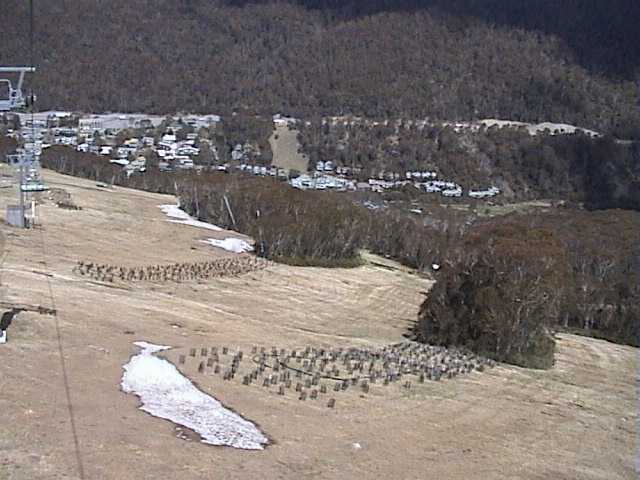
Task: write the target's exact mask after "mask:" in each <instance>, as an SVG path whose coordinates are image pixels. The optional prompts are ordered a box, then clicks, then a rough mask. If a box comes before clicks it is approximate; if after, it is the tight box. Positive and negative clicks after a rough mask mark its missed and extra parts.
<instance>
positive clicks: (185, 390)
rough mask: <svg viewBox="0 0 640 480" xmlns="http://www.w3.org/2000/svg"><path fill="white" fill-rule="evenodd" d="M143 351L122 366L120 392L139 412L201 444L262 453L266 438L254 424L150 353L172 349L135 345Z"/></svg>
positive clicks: (137, 343)
mask: <svg viewBox="0 0 640 480" xmlns="http://www.w3.org/2000/svg"><path fill="white" fill-rule="evenodd" d="M134 345H137V346H138V347H140V348H142V351H141V352H140V353H139V354H138V355H135V356H133V357H132V358H131V360H130V361H129V363H127V364H126V365H124V367H123V368H124V375H123V376H122V383H121V387H122V391H123V392H125V393H133V394H134V395H137V396H138V397H139V398H140V401H141V402H142V406H141V407H140V409H141V410H143V411H145V412H147V413H150V414H151V415H153V416H154V417H159V418H164V419H166V420H169V421H171V422H173V423H176V424H178V425H182V426H184V427H187V428H189V429H191V430H193V431H194V432H197V433H198V434H199V435H200V437H201V438H202V442H203V443H208V444H211V445H226V446H229V447H234V448H241V449H245V450H262V449H263V448H264V447H263V445H266V444H267V443H268V439H267V437H266V436H265V435H264V434H263V433H262V432H261V431H260V430H259V429H258V427H256V426H255V425H254V424H253V423H251V422H249V421H247V420H245V419H244V418H242V417H241V416H240V415H238V414H236V413H234V412H232V411H231V410H228V409H227V408H225V407H223V406H222V404H221V403H220V402H219V401H218V400H216V399H215V398H213V397H211V396H209V395H207V394H205V393H203V392H201V391H200V390H198V389H197V388H196V387H195V386H194V385H193V383H191V381H190V380H189V379H188V378H186V377H184V376H183V375H182V374H181V373H180V372H179V371H178V369H177V368H176V367H175V366H174V365H172V364H171V363H170V362H168V361H166V360H164V359H162V358H158V357H155V356H154V355H153V354H154V353H157V352H160V351H162V350H167V349H169V348H171V347H164V346H160V345H153V344H151V343H147V342H135V343H134Z"/></svg>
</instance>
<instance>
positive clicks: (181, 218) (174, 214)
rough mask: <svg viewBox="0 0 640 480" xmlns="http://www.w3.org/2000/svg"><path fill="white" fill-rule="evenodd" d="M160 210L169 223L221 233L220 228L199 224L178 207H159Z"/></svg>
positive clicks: (199, 222)
mask: <svg viewBox="0 0 640 480" xmlns="http://www.w3.org/2000/svg"><path fill="white" fill-rule="evenodd" d="M159 207H160V210H162V212H163V213H164V214H165V215H166V216H167V217H169V218H171V220H168V221H169V222H171V223H179V224H181V225H191V226H192V227H197V228H206V229H207V230H214V231H216V232H220V231H222V228H220V227H218V226H216V225H212V224H211V223H207V222H201V221H200V220H196V219H195V218H193V217H192V216H191V215H189V214H188V213H187V212H185V211H184V210H182V209H181V208H180V206H179V205H160V206H159Z"/></svg>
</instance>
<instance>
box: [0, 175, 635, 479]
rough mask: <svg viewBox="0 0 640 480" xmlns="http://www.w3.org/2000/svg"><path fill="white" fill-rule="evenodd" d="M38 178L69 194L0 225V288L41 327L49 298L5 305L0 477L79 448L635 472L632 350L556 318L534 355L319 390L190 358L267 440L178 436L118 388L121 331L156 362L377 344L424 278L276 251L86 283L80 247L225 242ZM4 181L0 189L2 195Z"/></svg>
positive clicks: (158, 248) (322, 463)
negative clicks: (13, 308) (556, 330)
mask: <svg viewBox="0 0 640 480" xmlns="http://www.w3.org/2000/svg"><path fill="white" fill-rule="evenodd" d="M45 178H46V180H47V181H48V182H49V183H50V184H51V185H52V186H60V187H61V188H65V189H66V190H68V191H69V192H70V193H71V195H72V198H73V200H74V201H75V203H77V204H78V205H79V206H81V207H82V208H83V209H82V210H79V211H71V210H65V209H60V208H57V207H55V206H53V205H43V206H42V207H41V219H42V222H43V225H42V226H41V227H39V228H37V229H35V230H30V231H20V230H16V229H13V228H9V227H6V226H3V227H2V232H3V234H4V237H5V239H6V245H5V253H6V259H5V262H4V265H3V267H2V272H1V276H0V282H1V284H2V285H1V286H0V293H1V294H2V298H1V300H2V301H3V302H9V303H11V302H14V303H20V304H26V305H43V306H47V307H55V308H56V309H57V312H58V316H57V322H58V327H59V330H57V329H56V318H55V317H53V316H51V315H39V314H37V313H35V312H23V313H21V314H20V315H19V316H18V317H16V319H15V320H14V322H13V324H12V326H11V328H10V330H9V343H7V344H6V345H2V346H0V424H1V425H2V428H0V479H2V480H4V479H5V478H6V479H12V480H13V479H16V480H18V479H20V480H22V479H25V480H26V479H29V480H31V479H58V478H80V477H79V473H78V462H79V461H80V462H81V464H82V466H83V469H84V478H87V479H93V478H96V479H97V478H99V479H136V480H139V479H147V478H149V479H151V478H179V479H184V480H188V479H204V478H206V479H218V478H220V479H222V478H224V479H232V478H242V479H246V478H255V477H258V478H266V479H271V478H286V479H310V478H323V479H327V478H328V479H332V478H335V479H338V478H340V479H344V478H364V479H368V478H376V479H379V478H401V479H424V478H447V479H449V478H451V479H468V478H482V479H513V478H522V479H548V478H553V479H575V478H583V479H631V478H635V473H634V448H635V434H636V415H637V409H636V392H635V378H636V367H637V355H638V351H637V349H633V348H630V347H624V346H618V345H614V344H611V343H608V342H603V341H598V340H593V339H587V338H582V337H577V336H572V335H563V336H561V337H560V338H559V342H558V349H557V357H556V358H557V364H556V366H555V367H554V368H553V369H552V370H549V371H532V370H525V369H519V368H514V367H507V366H499V367H497V368H495V369H492V370H490V371H487V372H484V373H473V374H471V375H468V376H466V377H462V378H457V379H454V380H447V381H443V382H439V383H436V382H427V383H425V384H424V385H415V387H413V388H412V389H411V390H409V391H407V390H405V389H402V388H401V387H400V386H399V385H392V386H389V387H374V388H372V389H371V391H370V393H368V394H366V395H364V394H361V393H357V392H355V391H353V390H349V391H347V392H344V393H339V394H337V395H336V399H337V405H336V408H335V409H328V408H326V406H325V404H324V403H321V402H313V401H307V402H300V401H298V400H297V397H295V396H293V395H286V396H284V397H282V396H278V395H276V394H275V392H274V391H272V390H270V389H265V388H262V387H260V386H249V387H246V386H242V385H241V383H240V382H237V381H236V382H224V381H223V380H222V379H221V378H220V377H219V376H216V375H212V374H210V373H207V374H201V373H198V370H197V365H198V362H197V361H195V360H194V359H190V360H188V361H187V363H186V364H185V365H183V366H181V369H182V370H183V371H184V372H185V373H186V374H187V375H188V376H190V377H191V378H192V379H193V380H194V381H195V382H196V383H197V385H199V386H200V388H202V389H203V390H204V391H206V392H209V393H211V394H212V395H214V396H215V397H216V398H218V399H220V400H221V401H222V402H223V403H225V404H226V405H228V406H230V407H231V408H233V409H234V410H235V411H237V412H239V413H241V414H242V415H243V416H245V417H246V418H248V419H250V420H252V421H255V422H256V423H258V424H259V425H260V426H261V428H262V429H263V430H264V431H265V432H266V433H267V434H268V435H269V436H270V438H272V439H273V440H274V441H275V443H274V444H273V445H271V446H270V447H268V448H267V449H266V450H265V451H263V452H246V451H239V450H234V449H230V448H213V447H209V446H206V445H203V444H200V443H198V442H197V441H185V440H183V439H180V438H178V437H177V433H176V429H175V427H174V426H173V425H172V424H171V423H169V422H167V421H163V420H160V419H157V418H153V417H151V416H149V415H147V414H145V413H143V412H141V411H139V410H137V408H136V407H137V400H136V398H135V397H132V396H128V395H125V394H123V393H122V392H121V391H120V390H119V382H120V378H121V376H122V365H123V364H124V363H126V362H127V360H128V359H129V357H130V356H131V355H132V354H134V353H135V352H136V348H135V347H134V346H133V345H132V342H133V341H137V340H147V341H150V342H154V343H159V344H164V345H172V346H174V347H175V348H174V349H173V350H171V351H169V352H168V353H167V357H168V358H169V359H170V360H173V361H175V360H176V359H177V357H178V355H180V354H185V353H187V352H188V350H189V349H190V348H196V347H198V348H199V347H205V346H206V347H210V346H225V345H226V346H229V347H231V348H236V347H241V348H243V349H247V350H248V349H250V348H251V346H252V345H259V346H265V347H267V348H270V347H271V346H277V347H283V348H298V347H304V346H306V345H310V346H315V347H334V346H337V347H339V346H342V347H348V346H362V347H375V346H382V345H385V344H388V343H393V342H398V341H402V340H403V334H404V333H406V331H407V328H408V327H409V326H410V324H411V322H412V321H413V320H414V319H415V316H416V313H417V309H418V306H419V304H420V302H421V300H422V298H423V294H422V292H424V291H425V290H427V289H428V288H429V281H427V280H425V279H422V278H420V277H418V276H417V275H415V274H413V273H411V272H410V271H408V270H406V269H404V268H401V267H398V266H397V265H393V264H392V263H390V262H386V263H388V264H390V265H392V268H391V269H388V268H384V267H381V266H377V265H375V264H373V263H369V264H367V265H365V266H363V267H361V268H357V269H350V270H342V269H335V270H326V269H317V268H294V267H288V266H282V265H277V266H273V267H270V268H268V269H267V270H264V271H260V272H257V273H252V274H248V275H245V276H241V277H237V278H225V279H218V280H213V281H208V282H203V283H196V282H193V283H182V284H135V285H126V286H119V287H117V288H115V287H114V286H112V285H109V284H103V283H100V282H89V281H86V280H85V279H83V278H80V277H77V276H75V275H74V274H73V273H72V268H73V265H74V264H75V262H76V261H77V260H78V259H85V260H90V261H91V260H93V261H97V262H104V263H115V259H117V261H118V262H120V263H122V264H123V265H128V266H135V265H146V264H153V263H172V262H175V261H184V262H187V261H203V260H206V259H209V258H211V257H214V256H223V255H231V254H230V253H228V252H225V251H223V250H219V249H215V248H213V247H210V246H207V245H204V244H202V243H200V242H199V240H201V239H203V238H208V237H215V238H224V236H225V235H230V234H229V233H228V232H211V231H206V230H199V229H196V228H193V227H188V226H183V225H176V224H171V223H169V222H167V221H166V218H165V217H164V216H163V214H162V212H160V210H159V209H158V208H157V205H159V204H163V203H171V202H172V201H173V199H172V198H171V197H167V196H162V195H155V194H148V193H144V192H135V191H128V190H125V189H118V188H116V189H114V190H113V191H105V190H103V189H100V188H97V187H95V185H94V184H93V183H92V182H88V181H83V180H77V179H73V178H70V177H65V176H61V175H57V174H54V173H51V172H45ZM62 184H64V186H62ZM11 195H12V193H11V192H10V191H9V190H8V189H3V190H2V191H0V207H1V208H2V209H3V210H4V206H5V205H6V203H7V202H9V201H12V197H11ZM376 261H378V260H376ZM380 261H383V262H385V261H384V260H380ZM58 331H59V334H60V335H59V337H58ZM58 340H60V341H58ZM61 352H62V355H63V357H62V358H63V359H64V367H65V370H64V371H63V369H62V362H61V355H60V353H61ZM65 373H66V378H67V384H68V393H69V395H68V396H67V390H66V388H65V381H64V380H65ZM69 399H70V401H71V409H69V405H68V401H69ZM72 418H73V425H74V426H75V431H74V429H73V428H72V422H71V419H72ZM74 433H75V437H76V439H77V449H76V447H75V444H74ZM356 444H357V445H356ZM358 446H359V447H360V448H358ZM78 459H79V460H78Z"/></svg>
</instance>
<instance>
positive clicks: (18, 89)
mask: <svg viewBox="0 0 640 480" xmlns="http://www.w3.org/2000/svg"><path fill="white" fill-rule="evenodd" d="M35 71H36V69H35V67H0V74H5V73H11V74H17V75H18V83H17V84H16V86H15V88H14V87H13V83H11V80H9V79H8V78H1V76H0V89H3V90H4V91H5V92H6V95H7V96H6V97H5V96H4V95H3V96H2V97H0V112H13V111H20V110H24V109H25V108H27V106H29V105H30V104H31V103H33V99H31V98H27V97H26V96H25V95H24V94H23V93H22V85H23V83H24V76H25V74H26V73H34V72H35Z"/></svg>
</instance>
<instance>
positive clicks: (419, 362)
mask: <svg viewBox="0 0 640 480" xmlns="http://www.w3.org/2000/svg"><path fill="white" fill-rule="evenodd" d="M189 358H194V359H195V360H196V361H197V362H199V363H198V372H199V373H201V374H205V373H208V372H210V371H212V373H213V374H219V375H222V378H223V380H226V381H231V380H233V379H235V378H236V377H238V378H241V379H242V384H243V385H247V386H248V385H252V384H254V383H255V384H258V385H262V386H263V387H265V388H270V387H277V393H278V394H279V395H285V394H286V391H287V390H289V391H291V390H294V391H295V392H296V393H297V397H298V400H300V401H305V400H307V399H310V400H316V399H319V398H320V396H321V395H327V394H329V393H330V392H335V393H339V392H344V391H347V390H350V389H358V390H359V391H360V392H362V393H368V392H369V390H370V388H371V386H372V385H382V386H387V385H390V384H393V383H400V384H401V385H402V387H403V388H404V389H407V390H409V389H411V388H412V385H413V383H412V382H414V383H415V382H417V383H425V382H427V381H440V380H442V379H453V378H454V377H456V376H458V375H464V374H468V373H471V372H473V371H478V372H482V371H484V370H485V368H491V367H493V366H495V364H496V363H495V361H493V360H491V359H487V358H484V357H481V356H478V355H476V354H474V353H471V352H468V351H465V350H460V349H455V348H445V347H439V346H433V345H424V344H420V343H416V342H402V343H398V344H394V345H389V346H386V347H383V348H380V349H363V348H347V349H344V348H337V349H323V348H314V347H306V348H304V349H302V350H287V349H284V348H281V349H277V348H276V347H272V348H271V349H270V350H267V349H266V348H264V347H261V348H258V347H257V346H253V347H252V349H251V354H250V361H249V362H246V361H245V362H244V363H243V360H245V355H244V352H243V351H242V350H240V349H238V350H236V351H234V352H231V351H230V350H229V348H228V347H222V348H220V349H218V347H211V348H200V350H199V351H198V349H196V348H191V349H190V350H189V353H188V355H180V356H179V357H178V363H179V364H180V365H185V364H186V363H187V361H188V360H189ZM335 404H336V400H335V398H333V397H332V398H329V400H328V401H327V406H328V407H329V408H333V407H335Z"/></svg>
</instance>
